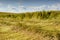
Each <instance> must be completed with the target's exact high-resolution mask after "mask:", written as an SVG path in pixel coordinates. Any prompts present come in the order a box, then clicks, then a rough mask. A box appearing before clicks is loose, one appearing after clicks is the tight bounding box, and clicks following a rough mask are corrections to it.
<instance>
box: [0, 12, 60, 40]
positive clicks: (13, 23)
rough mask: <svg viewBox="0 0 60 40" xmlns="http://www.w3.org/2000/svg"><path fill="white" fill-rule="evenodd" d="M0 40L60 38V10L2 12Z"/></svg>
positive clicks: (49, 39) (59, 39)
mask: <svg viewBox="0 0 60 40" xmlns="http://www.w3.org/2000/svg"><path fill="white" fill-rule="evenodd" d="M0 40H60V11H40V12H27V13H18V14H16V13H15V14H13V13H4V12H0Z"/></svg>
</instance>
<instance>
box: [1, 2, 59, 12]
mask: <svg viewBox="0 0 60 40" xmlns="http://www.w3.org/2000/svg"><path fill="white" fill-rule="evenodd" d="M0 5H2V4H0ZM42 10H60V3H57V4H52V5H40V6H27V7H25V6H23V5H18V6H13V5H10V4H9V5H7V7H6V8H5V7H2V8H1V7H0V11H6V12H32V11H42Z"/></svg>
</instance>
